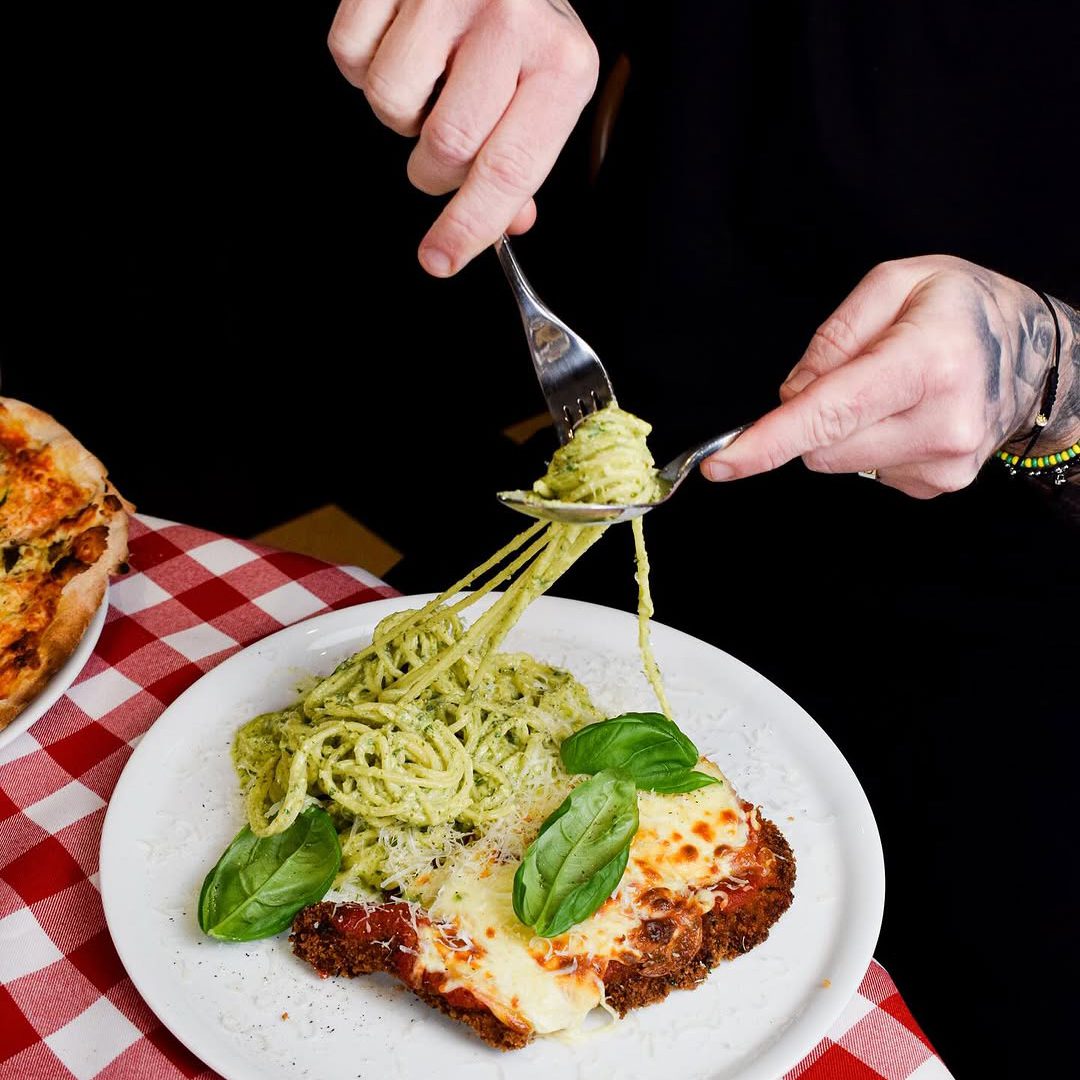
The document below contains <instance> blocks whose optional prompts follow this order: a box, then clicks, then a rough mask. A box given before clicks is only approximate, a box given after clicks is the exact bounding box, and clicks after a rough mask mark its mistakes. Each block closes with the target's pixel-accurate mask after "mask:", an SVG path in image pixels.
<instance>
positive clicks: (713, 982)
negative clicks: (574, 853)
mask: <svg viewBox="0 0 1080 1080" xmlns="http://www.w3.org/2000/svg"><path fill="white" fill-rule="evenodd" d="M428 599H430V597H428V596H423V597H407V596H406V597H398V598H395V599H390V600H379V601H374V602H372V603H367V604H361V605H359V606H357V607H353V608H348V609H345V610H342V611H334V612H330V613H328V614H326V615H322V616H319V617H318V618H314V619H311V620H309V621H308V622H303V623H299V624H297V625H295V626H291V627H287V628H286V629H284V630H281V631H280V632H278V633H276V634H273V635H271V636H270V637H268V638H265V639H264V640H262V641H259V642H257V643H256V644H254V645H252V646H250V647H248V648H247V649H244V650H243V651H242V652H240V653H237V654H236V655H235V656H232V657H230V658H229V659H228V660H225V661H224V662H223V663H222V664H220V665H219V666H218V667H216V668H215V669H214V670H212V671H210V672H209V673H208V674H206V675H204V676H203V677H202V678H201V679H200V680H199V681H198V682H196V683H195V684H194V685H193V686H191V687H190V688H189V689H188V690H187V691H186V692H185V693H184V694H182V695H181V696H180V697H179V698H178V699H177V700H176V701H175V702H174V703H173V704H172V705H171V706H170V707H169V708H168V709H166V710H165V712H164V713H163V714H162V715H161V717H160V718H159V719H158V721H157V722H156V723H155V724H154V726H153V727H152V728H151V730H150V731H149V732H148V733H147V735H146V736H145V737H144V738H143V740H142V741H141V742H140V743H139V745H138V747H137V748H136V750H135V752H134V753H133V754H132V756H131V758H130V760H129V761H128V764H127V766H126V768H125V769H124V772H123V774H122V775H121V777H120V781H119V783H118V784H117V786H116V791H115V793H114V794H113V797H112V801H111V802H110V804H109V809H108V813H107V816H106V818H105V826H104V832H103V835H102V840H101V892H102V898H103V900H104V904H105V916H106V919H107V921H108V926H109V931H110V933H111V934H112V938H113V941H114V942H115V943H116V948H117V950H118V952H119V954H120V958H121V959H122V960H123V963H124V966H125V967H126V968H127V971H128V974H129V975H130V976H131V978H132V981H133V982H134V983H135V986H136V987H137V988H138V990H139V991H140V993H141V994H142V995H143V997H144V998H145V999H146V1001H147V1003H148V1004H149V1005H150V1008H151V1009H153V1010H154V1012H155V1013H156V1014H157V1015H158V1016H159V1017H160V1018H161V1020H162V1021H163V1022H164V1024H165V1025H166V1026H167V1027H168V1028H169V1029H170V1030H171V1031H172V1032H173V1033H174V1034H175V1035H176V1036H177V1037H178V1038H179V1039H180V1041H181V1042H182V1043H184V1044H185V1045H186V1046H187V1047H188V1048H189V1049H190V1050H191V1051H192V1052H193V1053H195V1054H197V1055H198V1056H199V1057H200V1058H202V1060H203V1061H205V1062H206V1063H207V1064H208V1065H210V1066H212V1067H213V1068H214V1069H216V1070H217V1071H218V1072H220V1073H221V1074H223V1075H224V1076H225V1077H227V1078H229V1080H278V1078H280V1080H297V1078H298V1077H312V1078H319V1080H346V1078H347V1080H355V1078H356V1077H357V1076H359V1077H364V1078H367V1077H375V1076H377V1077H381V1078H385V1080H421V1078H423V1080H427V1078H430V1077H432V1076H437V1077H439V1078H440V1080H500V1078H503V1077H504V1076H506V1075H508V1073H509V1072H512V1075H513V1076H514V1078H515V1080H551V1078H552V1077H556V1076H557V1077H577V1078H581V1080H585V1078H591V1077H596V1078H604V1080H610V1078H611V1077H615V1076H617V1077H619V1078H620V1080H634V1078H641V1080H646V1078H647V1080H656V1077H657V1076H658V1075H659V1076H677V1077H679V1078H680V1080H695V1078H701V1080H705V1078H708V1080H777V1077H779V1076H781V1075H782V1074H783V1073H784V1072H785V1071H786V1070H787V1069H788V1068H790V1067H791V1066H793V1065H795V1064H796V1063H797V1062H798V1061H799V1060H801V1058H802V1057H804V1056H805V1055H806V1054H807V1053H808V1052H809V1051H810V1050H811V1049H812V1048H813V1047H814V1045H815V1044H816V1043H817V1042H818V1041H819V1040H820V1039H821V1038H822V1036H823V1035H824V1034H825V1032H826V1031H827V1030H828V1028H829V1027H830V1026H831V1025H832V1023H833V1021H834V1020H835V1019H836V1018H837V1017H838V1015H839V1014H840V1012H841V1010H842V1009H843V1008H844V1006H845V1005H846V1004H847V1003H848V1001H849V1000H850V999H851V997H852V995H853V994H854V993H855V991H856V989H857V988H858V985H859V983H860V981H861V979H862V977H863V975H864V974H865V972H866V969H867V966H868V965H869V963H870V960H871V957H872V954H873V949H874V946H875V944H876V942H877V936H878V931H879V929H880V926H881V916H882V907H883V903H884V891H885V885H884V868H883V859H882V852H881V842H880V839H879V837H878V831H877V826H876V824H875V822H874V818H873V814H872V813H871V810H870V806H869V804H868V802H867V800H866V796H865V795H864V794H863V791H862V788H861V787H860V786H859V783H858V780H857V779H856V778H855V775H854V773H853V772H852V771H851V768H850V767H849V766H848V764H847V762H846V761H845V760H844V758H843V757H842V755H841V754H840V752H839V750H837V748H836V746H835V745H833V743H832V742H831V741H830V740H829V738H828V737H827V736H826V735H825V733H824V732H823V731H822V730H821V728H820V727H818V725H817V724H816V723H815V722H814V721H813V720H812V719H811V718H810V716H808V715H807V713H806V712H804V711H803V710H802V709H801V708H800V707H799V706H798V705H797V704H796V703H795V702H794V701H792V700H791V699H790V698H789V697H787V696H786V695H785V694H784V693H783V692H782V691H780V690H779V689H777V687H775V686H774V685H773V684H772V683H770V682H769V681H768V680H767V679H765V678H764V677H762V676H761V675H759V674H757V673H756V672H755V671H753V670H752V669H750V668H748V667H746V666H745V665H744V664H742V663H740V662H739V661H737V660H735V659H734V658H732V657H731V656H729V655H727V654H726V653H724V652H721V651H720V650H719V649H716V648H714V647H713V646H711V645H708V644H706V643H705V642H703V641H699V640H698V639H696V638H692V637H689V636H688V635H686V634H683V633H680V632H679V631H677V630H672V629H670V628H668V627H666V626H663V625H660V624H655V623H654V624H653V640H654V645H655V649H656V655H657V658H658V660H659V662H660V666H661V669H662V670H663V672H664V679H665V683H666V685H667V688H668V693H669V696H670V698H671V705H672V709H673V711H674V713H675V719H676V720H677V721H678V723H679V725H680V726H681V727H682V728H683V729H684V730H685V731H686V732H687V734H689V735H690V737H691V738H692V739H693V740H694V741H695V742H696V743H697V745H698V747H699V748H700V750H701V751H702V752H703V753H705V754H707V755H708V756H709V757H711V758H712V759H713V760H714V761H715V762H716V763H717V764H718V765H719V766H720V767H721V768H722V769H723V770H724V772H725V773H726V774H727V776H728V777H729V778H730V780H731V782H732V783H733V784H734V785H735V788H736V790H737V791H738V792H739V793H740V794H741V795H742V796H743V797H745V798H748V799H750V800H751V801H752V802H754V803H757V804H759V805H760V806H761V807H762V809H763V812H764V814H765V816H767V817H769V818H771V819H772V820H773V821H774V822H776V824H777V825H778V826H779V827H780V829H781V830H782V831H783V832H784V834H785V836H786V837H787V838H788V840H789V842H790V843H791V845H792V847H793V848H794V850H795V856H796V859H797V860H798V880H797V881H796V884H795V902H794V903H793V904H792V906H791V908H790V909H789V910H788V911H787V913H786V914H785V915H784V916H783V917H782V918H781V919H780V921H779V922H778V923H777V924H776V926H775V927H774V928H773V930H772V933H771V934H770V936H769V938H768V940H767V941H766V942H765V943H764V944H762V945H760V946H758V947H757V948H756V949H753V950H752V951H751V952H750V953H748V954H747V955H745V956H742V957H739V958H738V959H737V960H733V961H730V962H727V963H724V964H721V966H720V967H719V968H718V969H717V970H716V971H714V972H713V973H712V975H711V976H710V977H709V978H708V979H707V980H706V982H705V983H703V984H702V985H701V986H699V987H698V988H697V989H695V990H693V991H680V992H677V993H674V994H672V995H671V996H670V997H669V998H668V999H667V1000H666V1001H664V1002H662V1003H660V1004H657V1005H651V1006H649V1007H648V1008H645V1009H639V1010H636V1011H634V1012H632V1013H630V1014H629V1016H628V1017H627V1018H626V1019H625V1020H623V1021H620V1022H618V1023H614V1024H606V1025H605V1024H599V1023H598V1024H595V1025H589V1028H590V1030H589V1031H588V1033H587V1034H584V1035H577V1036H575V1037H573V1038H569V1037H563V1038H557V1037H556V1038H552V1037H548V1038H544V1039H539V1040H536V1041H534V1042H533V1043H532V1044H530V1045H529V1046H528V1047H526V1048H525V1049H523V1050H518V1051H515V1052H513V1054H512V1055H509V1056H508V1055H506V1054H503V1053H500V1052H499V1051H496V1050H491V1049H489V1048H488V1047H486V1046H485V1045H484V1044H483V1043H481V1042H480V1041H479V1040H477V1039H476V1038H475V1036H474V1035H472V1033H471V1032H469V1031H468V1030H467V1029H466V1028H464V1027H463V1026H461V1025H459V1024H456V1023H454V1022H452V1021H450V1020H447V1019H445V1018H444V1017H443V1016H442V1015H441V1014H439V1013H437V1012H435V1011H434V1010H432V1009H430V1008H429V1007H428V1006H426V1005H424V1004H423V1003H421V1002H420V1001H418V1000H417V999H416V998H414V997H413V996H412V995H411V994H410V993H409V992H408V991H406V990H405V989H404V987H402V986H400V985H399V984H397V983H395V982H394V981H393V980H391V979H390V978H389V977H387V976H383V975H378V976H370V977H367V978H359V979H351V980H350V979H320V978H319V977H318V976H317V975H316V974H315V972H314V971H313V970H312V969H311V968H310V967H309V966H308V965H307V964H305V963H303V962H301V961H300V960H298V959H297V958H296V957H294V956H293V955H292V952H291V950H290V948H289V943H288V935H287V934H284V933H283V934H281V935H279V936H277V937H276V938H271V939H266V940H263V941H255V942H250V943H243V944H235V943H225V942H219V941H215V940H213V939H211V938H208V937H206V936H204V935H203V934H202V933H201V931H200V930H199V928H198V925H197V923H196V917H195V910H196V901H197V898H198V895H199V888H200V886H201V884H202V880H203V877H204V876H205V875H206V873H207V872H208V871H209V869H210V868H211V867H212V866H213V865H214V863H215V862H216V861H217V859H218V857H219V856H220V854H221V852H222V851H223V850H224V848H225V847H226V845H227V844H228V843H229V841H230V840H231V839H232V837H233V836H234V835H235V833H236V832H237V830H238V829H239V828H240V827H241V826H242V825H243V821H244V819H243V813H242V808H241V800H240V793H239V788H238V783H237V778H236V775H235V773H234V772H233V769H232V765H231V760H230V755H229V751H230V745H231V742H232V738H233V733H234V732H235V731H236V729H237V727H238V726H239V725H240V724H241V723H243V722H244V721H245V720H247V719H249V718H250V717H253V716H255V715H256V714H258V713H260V712H265V711H267V710H269V709H277V708H280V707H282V706H284V705H286V704H287V703H289V702H290V701H293V700H295V695H296V689H297V686H298V685H299V683H300V682H301V681H302V680H303V679H304V678H305V677H306V676H308V675H310V674H312V673H316V674H324V673H329V672H330V671H331V670H332V669H333V668H334V666H335V665H336V664H337V663H338V662H339V661H340V660H342V659H343V658H344V657H345V656H347V655H349V654H350V653H352V652H354V651H356V649H358V648H359V647H361V646H363V645H365V644H366V643H367V642H368V641H370V638H371V633H372V630H373V628H374V626H375V624H376V623H377V622H378V621H379V620H380V619H381V618H383V617H384V616H385V615H387V614H389V613H390V612H391V611H396V610H399V609H401V608H404V607H418V606H420V605H421V604H422V603H423V602H424V601H426V600H428ZM480 607H481V605H480V604H478V605H477V608H480ZM503 647H504V649H507V650H523V651H528V652H530V653H532V654H533V655H534V656H536V657H538V658H540V659H542V660H545V661H548V662H550V663H553V664H556V665H558V666H562V667H565V668H567V669H568V670H570V671H571V672H572V673H573V674H574V675H575V676H577V678H578V679H580V680H581V681H582V682H583V683H584V684H585V685H586V686H587V687H588V688H589V690H590V691H591V694H592V697H593V700H594V701H595V703H596V704H597V705H598V706H599V707H600V708H601V709H603V710H604V711H606V712H607V713H608V714H609V715H615V714H617V713H620V712H625V711H627V710H629V709H634V708H638V709H655V708H656V704H655V701H654V700H653V699H652V698H651V695H650V692H649V690H648V687H647V684H646V683H645V680H644V677H643V676H642V674H641V671H640V668H641V664H640V658H639V656H638V652H637V623H636V619H635V618H634V616H632V615H629V614H627V613H625V612H620V611H613V610H610V609H608V608H603V607H598V606H595V605H592V604H584V603H580V602H578V601H573V600H564V599H560V598H555V597H542V598H541V599H539V600H537V601H536V602H535V603H534V604H533V605H532V606H531V607H529V608H528V610H527V611H526V612H525V614H524V616H523V617H522V619H521V621H520V623H519V624H518V625H517V627H516V628H515V629H514V630H513V632H512V633H511V635H510V636H509V637H508V638H507V640H506V642H505V644H504V646H503ZM595 1015H598V1016H599V1017H601V1018H603V1019H605V1020H606V1014H602V1013H598V1014H595Z"/></svg>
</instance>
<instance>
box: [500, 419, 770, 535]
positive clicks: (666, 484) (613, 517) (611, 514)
mask: <svg viewBox="0 0 1080 1080" xmlns="http://www.w3.org/2000/svg"><path fill="white" fill-rule="evenodd" d="M748 427H750V425H749V424H743V425H742V427H737V428H733V429H732V430H731V431H725V432H724V434H723V435H717V436H716V438H715V439H710V440H709V441H708V442H703V443H702V444H701V445H700V446H695V447H693V448H692V449H690V450H685V451H683V453H681V454H680V455H679V456H678V457H677V458H675V459H674V460H672V461H669V462H668V463H667V464H666V465H665V466H664V467H663V468H662V469H661V470H660V472H659V473H658V474H657V480H658V481H659V483H660V487H661V494H660V497H659V498H658V499H654V500H653V501H652V502H647V503H568V502H558V501H556V500H550V501H549V500H546V499H543V498H541V497H540V496H532V497H531V498H530V497H529V496H530V493H529V492H524V491H500V492H499V501H500V502H501V503H502V504H503V505H504V506H509V507H510V509H511V510H517V511H518V512H519V513H522V514H528V515H529V516H530V517H534V518H542V519H544V520H545V521H564V522H567V523H569V524H571V525H614V524H615V523H616V522H618V521H629V520H630V519H631V518H636V517H641V515H642V514H647V513H648V512H649V511H650V510H652V509H653V508H654V507H657V506H661V505H662V504H663V503H666V502H667V501H668V499H670V498H671V496H672V495H673V494H674V492H675V489H676V488H677V487H678V486H679V485H680V484H681V483H682V482H683V481H684V480H685V479H686V478H687V476H688V475H689V474H690V471H691V470H692V469H693V468H694V467H695V466H696V465H697V464H698V463H699V462H700V461H703V460H704V459H705V458H707V457H708V456H709V455H710V454H715V453H716V452H717V451H718V450H723V449H724V448H725V447H728V446H730V445H731V444H732V443H733V442H734V441H735V440H736V439H737V438H738V437H739V436H740V435H741V434H742V433H743V432H744V431H745V430H746V429H747V428H748Z"/></svg>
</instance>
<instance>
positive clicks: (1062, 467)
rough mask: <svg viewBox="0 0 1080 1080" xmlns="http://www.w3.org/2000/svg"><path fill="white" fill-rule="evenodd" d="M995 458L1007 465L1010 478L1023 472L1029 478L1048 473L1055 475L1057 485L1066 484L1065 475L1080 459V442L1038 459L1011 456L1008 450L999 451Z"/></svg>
mask: <svg viewBox="0 0 1080 1080" xmlns="http://www.w3.org/2000/svg"><path fill="white" fill-rule="evenodd" d="M994 457H996V458H997V459H998V461H1003V462H1004V463H1005V467H1006V468H1007V469H1008V470H1009V475H1010V476H1015V475H1016V474H1017V472H1019V471H1021V470H1023V472H1024V474H1025V475H1027V476H1042V475H1043V474H1044V473H1046V474H1052V475H1053V477H1054V483H1055V484H1064V483H1065V474H1066V473H1067V472H1068V471H1069V469H1070V468H1071V467H1072V463H1073V461H1074V459H1075V458H1077V457H1080V440H1077V441H1076V442H1074V443H1073V444H1072V446H1067V447H1065V449H1064V450H1057V451H1055V452H1054V453H1053V454H1040V455H1039V456H1038V457H1021V456H1020V455H1019V454H1010V453H1009V451H1008V450H998V451H997V453H996V454H994Z"/></svg>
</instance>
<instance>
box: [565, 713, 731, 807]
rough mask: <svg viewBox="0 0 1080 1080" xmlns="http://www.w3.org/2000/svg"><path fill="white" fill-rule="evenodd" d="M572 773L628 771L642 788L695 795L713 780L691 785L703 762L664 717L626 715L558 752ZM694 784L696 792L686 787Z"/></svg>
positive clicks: (584, 733) (605, 722)
mask: <svg viewBox="0 0 1080 1080" xmlns="http://www.w3.org/2000/svg"><path fill="white" fill-rule="evenodd" d="M559 753H560V755H561V757H562V762H563V765H564V766H565V768H566V771H567V772H571V773H595V772H599V771H600V770H601V769H625V770H626V772H628V773H629V774H630V775H631V776H632V777H633V778H634V781H635V782H636V783H637V786H638V787H639V788H644V789H647V790H651V791H660V792H680V791H693V790H694V789H695V788H699V787H704V786H705V785H706V784H709V783H714V784H716V783H719V782H720V781H719V780H716V779H715V778H714V777H708V778H707V779H703V780H699V781H690V780H688V777H689V776H691V775H694V776H698V777H705V775H706V774H705V773H693V774H691V773H689V772H688V770H689V769H690V768H692V767H693V766H694V765H696V764H697V763H698V759H699V757H700V756H701V755H700V754H699V753H698V749H697V747H696V746H695V745H694V744H693V743H692V742H691V741H690V740H689V739H688V738H687V737H686V736H685V735H684V734H683V733H682V732H681V731H680V730H679V729H678V727H676V725H675V724H674V723H673V722H672V721H671V720H669V719H668V718H667V717H666V716H664V715H663V714H662V713H624V714H623V715H622V716H615V717H612V718H611V719H610V720H602V721H600V723H598V724H590V725H589V726H588V727H583V728H582V729H581V730H580V731H578V732H575V733H574V734H573V735H571V736H570V738H569V739H566V740H565V741H564V742H563V744H562V746H561V747H560V748H559ZM687 784H691V786H686V785H687Z"/></svg>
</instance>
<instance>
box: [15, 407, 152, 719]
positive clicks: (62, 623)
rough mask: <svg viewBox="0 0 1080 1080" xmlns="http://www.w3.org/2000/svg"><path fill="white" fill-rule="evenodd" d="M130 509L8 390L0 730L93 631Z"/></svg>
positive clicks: (79, 449)
mask: <svg viewBox="0 0 1080 1080" xmlns="http://www.w3.org/2000/svg"><path fill="white" fill-rule="evenodd" d="M130 510H131V507H130V505H129V504H128V503H126V502H125V500H124V499H123V498H121V496H120V495H119V494H118V493H117V492H116V490H115V489H114V488H113V487H112V485H111V484H110V483H109V481H108V478H107V475H106V471H105V467H104V466H103V465H102V464H101V462H100V461H98V459H97V458H96V457H94V455H93V454H91V453H90V452H89V451H88V450H87V449H86V448H85V447H84V446H83V445H82V444H81V443H80V442H79V441H78V440H77V439H76V438H75V437H74V436H73V435H72V434H71V432H69V431H68V430H67V429H66V428H64V427H63V426H62V425H60V424H59V423H58V422H57V421H56V420H54V419H53V418H52V417H51V416H49V415H47V414H46V413H44V412H42V411H41V410H39V409H36V408H34V407H33V406H31V405H27V404H25V403H24V402H22V401H16V400H15V399H13V398H5V397H0V558H2V562H0V570H2V572H0V729H2V728H4V727H7V725H9V724H10V723H11V722H12V720H14V719H15V717H17V716H18V715H19V713H20V712H22V710H23V709H25V708H26V706H27V705H29V704H30V702H31V701H32V700H33V699H34V697H35V696H36V695H37V694H38V692H39V691H40V690H41V688H42V686H43V685H44V684H45V683H46V682H47V681H48V679H49V678H50V677H51V676H52V675H53V673H54V672H55V671H56V670H57V669H58V668H59V667H60V666H61V665H62V664H63V663H64V661H65V660H67V658H68V657H69V656H70V655H71V653H72V652H73V651H74V649H75V647H76V646H77V645H78V643H79V641H80V640H81V638H82V636H83V634H84V633H85V632H86V628H87V626H88V625H89V623H90V620H91V619H92V618H93V616H94V613H95V612H96V611H97V609H98V607H99V606H100V605H101V602H102V600H103V598H104V596H105V590H106V587H107V585H108V578H109V574H110V573H111V572H113V571H114V570H116V569H117V568H118V567H120V566H121V564H122V563H123V561H124V559H125V558H126V557H127V520H128V512H129V511H130Z"/></svg>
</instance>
